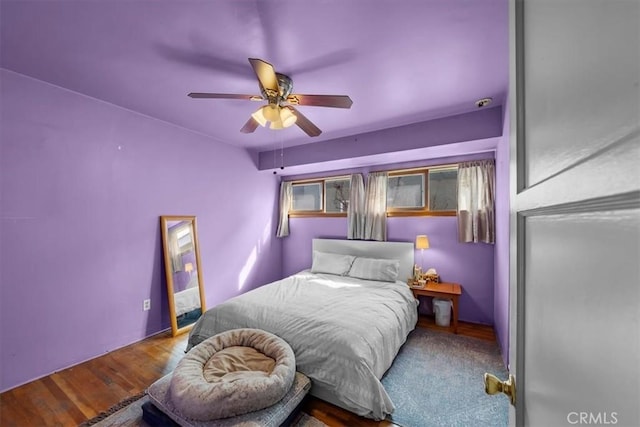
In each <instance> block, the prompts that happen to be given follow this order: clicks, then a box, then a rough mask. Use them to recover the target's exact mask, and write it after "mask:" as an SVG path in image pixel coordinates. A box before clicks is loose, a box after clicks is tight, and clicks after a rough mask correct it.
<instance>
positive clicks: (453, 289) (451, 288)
mask: <svg viewBox="0 0 640 427" xmlns="http://www.w3.org/2000/svg"><path fill="white" fill-rule="evenodd" d="M411 292H413V295H414V296H415V297H416V298H418V296H419V295H422V296H425V297H435V298H442V299H448V300H451V305H452V306H453V333H454V334H457V333H458V298H459V297H460V295H462V287H461V286H460V285H458V284H457V283H433V282H429V283H427V284H426V285H425V287H424V288H413V287H412V288H411Z"/></svg>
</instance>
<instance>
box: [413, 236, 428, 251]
mask: <svg viewBox="0 0 640 427" xmlns="http://www.w3.org/2000/svg"><path fill="white" fill-rule="evenodd" d="M416 249H429V238H428V237H427V236H426V235H425V234H421V235H419V236H416Z"/></svg>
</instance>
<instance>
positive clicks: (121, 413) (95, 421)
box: [80, 393, 327, 427]
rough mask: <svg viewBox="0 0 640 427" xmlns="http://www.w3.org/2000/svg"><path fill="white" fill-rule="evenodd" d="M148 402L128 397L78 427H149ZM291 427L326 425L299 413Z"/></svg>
mask: <svg viewBox="0 0 640 427" xmlns="http://www.w3.org/2000/svg"><path fill="white" fill-rule="evenodd" d="M148 400H149V398H148V397H147V395H146V394H144V393H142V394H140V395H137V396H133V397H130V398H128V399H125V400H123V401H122V402H120V403H118V404H117V405H115V406H114V407H113V408H111V409H109V410H108V411H105V412H103V413H102V414H100V415H98V416H96V417H94V418H92V419H90V420H88V421H86V422H84V423H82V424H81V425H80V427H88V426H93V427H115V426H118V427H148V426H149V425H148V424H147V423H146V422H145V421H144V420H143V419H142V405H144V403H145V402H147V401H148ZM292 427H327V425H326V424H324V423H323V422H322V421H320V420H318V419H316V418H313V417H312V416H310V415H308V414H306V413H304V412H300V414H299V415H298V416H297V418H296V419H295V421H294V423H293V424H292Z"/></svg>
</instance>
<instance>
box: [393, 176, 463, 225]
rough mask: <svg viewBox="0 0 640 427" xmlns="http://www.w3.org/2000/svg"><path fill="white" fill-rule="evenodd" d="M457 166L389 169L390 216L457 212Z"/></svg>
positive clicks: (450, 213)
mask: <svg viewBox="0 0 640 427" xmlns="http://www.w3.org/2000/svg"><path fill="white" fill-rule="evenodd" d="M457 181H458V167H457V166H446V167H442V166H438V167H434V168H424V169H413V170H404V171H403V170H398V171H392V172H389V178H388V181H387V216H414V215H455V214H456V207H457Z"/></svg>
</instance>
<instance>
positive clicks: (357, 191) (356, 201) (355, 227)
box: [347, 173, 364, 239]
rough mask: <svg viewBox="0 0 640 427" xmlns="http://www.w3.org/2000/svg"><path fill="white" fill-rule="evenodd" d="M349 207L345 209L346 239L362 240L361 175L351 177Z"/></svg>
mask: <svg viewBox="0 0 640 427" xmlns="http://www.w3.org/2000/svg"><path fill="white" fill-rule="evenodd" d="M350 188H351V190H350V193H349V207H348V208H347V222H348V227H349V228H348V230H347V239H364V180H363V179H362V174H359V173H354V174H352V175H351V187H350Z"/></svg>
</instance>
